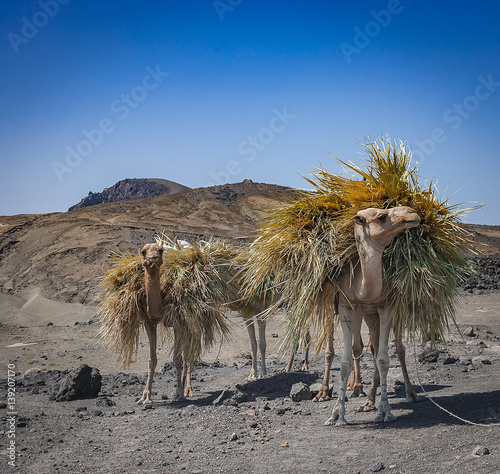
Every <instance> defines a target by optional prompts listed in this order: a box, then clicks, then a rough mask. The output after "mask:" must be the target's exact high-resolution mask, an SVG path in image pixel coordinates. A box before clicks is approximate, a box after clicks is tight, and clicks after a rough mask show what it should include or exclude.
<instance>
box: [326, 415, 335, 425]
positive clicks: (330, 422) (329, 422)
mask: <svg viewBox="0 0 500 474" xmlns="http://www.w3.org/2000/svg"><path fill="white" fill-rule="evenodd" d="M336 421H337V420H336V419H335V418H334V417H333V416H331V417H330V418H328V420H326V421H325V426H333V425H334V424H335V422H336Z"/></svg>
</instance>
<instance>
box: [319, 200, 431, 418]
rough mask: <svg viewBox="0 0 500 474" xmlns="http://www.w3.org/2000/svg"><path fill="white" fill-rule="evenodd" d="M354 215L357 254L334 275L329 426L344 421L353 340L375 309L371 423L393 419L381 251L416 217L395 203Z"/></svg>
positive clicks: (388, 309)
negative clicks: (337, 331) (376, 384)
mask: <svg viewBox="0 0 500 474" xmlns="http://www.w3.org/2000/svg"><path fill="white" fill-rule="evenodd" d="M353 220H354V237H355V240H356V247H357V250H358V258H357V259H356V260H355V261H353V262H352V263H353V265H352V271H350V269H349V270H347V271H344V272H343V273H342V274H341V276H340V278H339V288H340V291H339V292H338V294H337V298H338V309H339V316H340V324H341V327H342V333H343V339H344V354H343V356H342V361H341V364H340V377H341V383H340V389H339V396H338V401H337V403H336V405H335V407H334V408H333V410H332V414H331V416H330V418H328V420H327V421H326V422H325V424H326V425H333V424H334V423H335V422H336V423H337V425H344V424H347V421H346V419H345V395H346V388H347V381H348V377H349V375H350V373H351V371H352V368H353V357H352V349H353V337H354V341H357V340H359V338H360V331H361V323H362V321H363V318H364V317H365V315H371V314H373V313H377V314H378V333H379V334H378V335H377V334H376V332H377V331H376V330H375V327H374V325H371V327H370V325H369V329H370V333H371V334H370V336H371V339H372V342H373V344H374V346H375V353H376V365H377V369H378V372H379V375H380V402H379V406H378V410H377V415H376V417H375V419H374V422H375V423H380V422H390V421H393V420H395V419H396V417H395V416H394V415H393V414H392V413H391V407H390V404H389V401H388V399H387V372H388V370H389V354H388V345H389V333H390V330H391V325H390V315H391V305H390V303H389V302H388V301H387V300H386V299H385V296H384V291H383V282H382V254H383V252H384V250H385V248H386V247H387V246H388V245H389V244H390V243H391V242H392V240H393V238H394V237H395V236H396V235H397V234H398V233H400V232H402V231H403V230H406V229H411V228H414V227H416V226H418V225H419V223H420V220H421V219H420V217H419V216H418V214H417V213H416V212H415V211H414V210H413V209H411V208H410V207H407V206H399V207H394V208H391V209H374V208H369V209H364V210H362V211H359V212H358V213H357V214H356V215H355V216H354V217H353ZM366 319H368V320H370V317H369V316H367V317H366ZM366 319H365V320H366ZM375 319H376V318H375ZM377 343H378V344H377ZM377 346H378V347H377Z"/></svg>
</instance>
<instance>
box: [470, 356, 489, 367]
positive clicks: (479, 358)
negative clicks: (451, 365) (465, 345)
mask: <svg viewBox="0 0 500 474" xmlns="http://www.w3.org/2000/svg"><path fill="white" fill-rule="evenodd" d="M472 364H473V365H479V364H487V365H489V364H491V359H490V358H489V357H486V356H476V357H473V358H472Z"/></svg>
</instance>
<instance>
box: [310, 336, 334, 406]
mask: <svg viewBox="0 0 500 474" xmlns="http://www.w3.org/2000/svg"><path fill="white" fill-rule="evenodd" d="M334 356H335V350H334V348H333V332H332V333H331V334H330V337H329V338H328V342H327V343H326V348H325V375H324V376H323V383H322V384H321V387H320V389H319V392H318V394H317V395H316V397H314V401H315V402H322V401H324V400H330V370H331V368H332V362H333V357H334Z"/></svg>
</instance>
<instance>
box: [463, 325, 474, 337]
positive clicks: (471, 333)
mask: <svg viewBox="0 0 500 474" xmlns="http://www.w3.org/2000/svg"><path fill="white" fill-rule="evenodd" d="M475 335H476V334H475V332H474V328H473V327H472V326H469V327H468V328H467V329H466V330H465V331H464V336H467V337H474V336H475Z"/></svg>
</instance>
